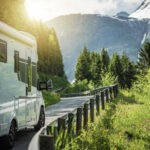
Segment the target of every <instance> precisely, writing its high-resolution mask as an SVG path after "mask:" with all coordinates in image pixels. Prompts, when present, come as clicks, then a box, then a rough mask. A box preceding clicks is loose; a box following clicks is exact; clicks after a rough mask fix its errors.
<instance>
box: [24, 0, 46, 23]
mask: <svg viewBox="0 0 150 150" xmlns="http://www.w3.org/2000/svg"><path fill="white" fill-rule="evenodd" d="M26 9H27V12H28V15H29V17H30V18H32V19H36V20H40V19H42V17H43V16H42V12H41V5H40V4H39V3H35V2H32V1H27V0H26Z"/></svg>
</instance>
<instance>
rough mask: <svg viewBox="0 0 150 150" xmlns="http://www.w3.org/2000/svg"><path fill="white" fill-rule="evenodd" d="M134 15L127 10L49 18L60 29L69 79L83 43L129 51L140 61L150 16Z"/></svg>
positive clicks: (56, 28)
mask: <svg viewBox="0 0 150 150" xmlns="http://www.w3.org/2000/svg"><path fill="white" fill-rule="evenodd" d="M147 1H150V0H147ZM144 2H146V1H144ZM143 4H145V3H143ZM148 4H149V3H148ZM149 6H150V4H149ZM141 7H142V5H141ZM141 7H139V9H141ZM145 8H146V9H148V8H149V7H148V6H147V7H145ZM149 10H150V9H149ZM137 11H138V10H136V12H137ZM149 14H150V13H149ZM134 17H135V14H134V13H133V14H132V15H130V17H128V14H127V13H126V12H121V13H118V14H117V15H116V16H114V17H109V16H102V15H96V14H95V15H92V14H86V15H81V14H74V15H67V16H60V17H57V18H55V19H53V20H50V21H48V22H47V25H48V26H50V27H54V28H55V30H56V32H57V35H58V38H59V42H60V46H61V50H62V53H63V58H64V65H65V71H66V74H67V77H68V79H69V80H70V81H72V80H73V79H74V70H75V65H76V61H77V58H78V56H79V54H80V52H81V50H82V49H83V47H84V45H86V46H87V48H88V49H90V50H94V51H98V52H100V51H101V49H102V48H103V47H104V48H106V49H107V50H108V52H109V54H110V55H112V54H113V52H115V51H116V52H118V53H119V54H122V53H123V52H126V54H127V55H128V56H129V57H130V58H131V59H132V60H133V61H137V58H138V51H139V49H140V47H141V45H142V44H143V42H144V41H145V40H146V39H150V32H149V31H150V25H149V20H148V19H137V18H134Z"/></svg>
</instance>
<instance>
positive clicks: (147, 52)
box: [138, 42, 150, 69]
mask: <svg viewBox="0 0 150 150" xmlns="http://www.w3.org/2000/svg"><path fill="white" fill-rule="evenodd" d="M138 66H139V68H140V69H147V68H149V67H150V42H145V43H144V44H143V48H141V50H140V51H139V62H138Z"/></svg>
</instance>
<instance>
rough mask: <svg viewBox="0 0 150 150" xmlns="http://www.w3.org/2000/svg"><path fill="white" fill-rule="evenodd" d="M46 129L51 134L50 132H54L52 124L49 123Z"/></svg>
mask: <svg viewBox="0 0 150 150" xmlns="http://www.w3.org/2000/svg"><path fill="white" fill-rule="evenodd" d="M46 130H47V134H48V135H49V134H52V126H51V125H48V126H47V127H46Z"/></svg>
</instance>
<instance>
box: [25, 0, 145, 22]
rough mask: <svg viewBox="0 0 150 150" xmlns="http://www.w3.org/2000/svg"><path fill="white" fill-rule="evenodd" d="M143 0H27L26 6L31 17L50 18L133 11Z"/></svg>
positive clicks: (44, 19)
mask: <svg viewBox="0 0 150 150" xmlns="http://www.w3.org/2000/svg"><path fill="white" fill-rule="evenodd" d="M142 2H143V0H26V8H27V11H28V14H29V16H30V17H31V18H35V19H41V20H43V21H46V20H50V19H52V18H55V17H57V16H60V15H67V14H74V13H81V14H104V15H111V16H112V15H115V14H116V13H117V12H120V11H126V12H128V13H132V12H133V11H135V10H136V8H137V7H138V6H139V5H140V4H141V3H142Z"/></svg>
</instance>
